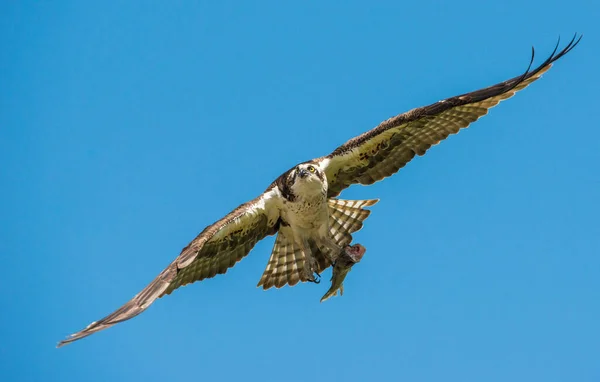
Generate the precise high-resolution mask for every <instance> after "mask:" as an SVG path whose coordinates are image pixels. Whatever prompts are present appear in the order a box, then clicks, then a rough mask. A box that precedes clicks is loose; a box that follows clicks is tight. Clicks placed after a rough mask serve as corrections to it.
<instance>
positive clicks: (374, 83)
mask: <svg viewBox="0 0 600 382" xmlns="http://www.w3.org/2000/svg"><path fill="white" fill-rule="evenodd" d="M599 17H600V5H598V2H594V1H590V0H586V1H579V0H574V1H569V2H566V1H511V0H507V1H501V2H487V3H486V2H481V1H475V0H473V1H453V2H432V1H420V2H413V4H407V3H406V2H400V1H389V2H366V1H364V2H359V1H354V2H350V1H347V2H344V3H342V2H338V3H333V2H329V3H324V2H322V1H306V2H302V5H299V3H298V2H287V3H286V4H283V2H280V1H271V2H267V1H263V2H247V1H236V2H229V1H222V2H216V1H215V2H208V1H206V2H191V1H190V2H182V1H173V2H159V1H128V2H105V1H102V2H76V1H70V2H69V1H63V2H28V1H22V2H8V1H7V2H2V5H1V6H0V46H1V53H0V73H1V74H0V77H1V79H0V83H1V85H0V88H1V89H2V90H1V91H0V163H1V165H0V177H1V178H0V179H1V199H0V208H1V210H0V213H1V216H2V219H1V221H0V255H1V259H0V266H1V270H2V277H1V280H2V281H1V283H2V293H1V294H0V307H1V308H0V309H1V314H0V320H1V321H0V324H1V325H0V380H2V381H61V382H67V381H109V380H110V381H138V380H139V381H164V380H171V381H183V380H186V381H189V380H204V381H208V380H214V379H218V380H240V379H241V380H247V381H254V380H260V381H284V380H285V381H307V380H308V381H312V380H319V381H320V380H328V381H332V380H341V379H343V380H348V381H366V380H407V381H441V380H443V381H598V380H600V363H599V362H598V354H599V353H600V325H599V324H598V323H599V322H600V277H599V275H600V257H599V254H600V228H599V225H598V215H599V213H600V202H599V190H600V176H599V171H598V166H599V165H600V150H599V143H598V142H599V141H600V129H599V128H598V118H597V111H598V103H599V101H600V98H599V97H598V84H599V83H600V78H599V75H598V70H597V68H598V61H599V55H598V52H599V47H600V39H599V37H598V36H599V32H600V28H599V27H598V18H599ZM574 32H581V33H584V34H585V37H584V39H583V40H582V42H581V44H580V45H579V46H578V47H577V48H576V49H575V50H574V51H573V52H572V53H570V54H569V55H568V56H566V57H565V58H564V59H562V60H561V61H559V62H558V63H557V64H556V65H555V66H554V67H553V68H552V69H551V70H550V72H549V73H547V74H546V75H545V76H544V77H543V79H542V80H540V81H538V82H536V83H535V84H533V85H532V86H531V87H529V88H527V89H526V90H525V91H523V92H521V93H519V94H518V95H517V96H516V97H515V98H513V99H511V100H509V101H506V102H503V103H502V104H501V105H500V106H498V107H496V108H494V109H493V110H491V112H490V114H489V115H488V116H486V117H484V118H483V119H481V120H480V121H478V122H477V123H475V124H474V125H472V126H471V127H470V128H469V129H468V130H465V131H462V132H461V133H460V134H459V135H458V136H452V137H450V138H449V139H448V140H447V141H444V142H443V143H442V144H440V145H439V146H436V147H434V148H433V149H432V150H431V151H429V152H428V154H427V155H425V156H424V157H421V158H418V159H416V160H414V161H413V162H411V163H410V164H409V165H408V166H407V167H405V168H404V169H403V170H401V171H400V172H399V173H398V174H396V175H395V176H394V177H392V178H390V179H387V180H385V181H383V182H380V183H377V184H375V185H373V186H370V187H361V186H355V187H353V188H351V189H349V190H347V192H345V193H344V194H343V195H342V197H344V198H363V199H366V198H375V197H379V198H381V202H380V203H379V204H378V205H376V206H374V207H373V208H372V210H373V214H372V215H371V217H370V218H369V219H368V220H367V224H366V225H365V227H364V228H363V230H362V231H360V232H359V233H357V234H356V235H355V239H356V241H357V242H360V243H362V244H364V245H365V246H366V247H367V249H368V251H367V254H366V255H365V258H364V260H363V262H361V264H359V265H358V266H357V267H356V268H355V269H354V271H353V272H352V273H351V274H350V276H349V277H348V279H347V281H346V284H345V285H346V294H345V295H344V296H343V297H341V298H339V297H337V298H333V299H331V300H330V301H328V302H326V303H323V304H320V303H319V298H320V297H321V296H322V294H323V293H324V292H325V290H326V289H327V287H328V286H327V285H326V283H322V284H321V285H314V284H303V285H301V286H296V287H294V288H284V289H282V290H277V291H276V290H269V291H267V292H264V291H262V290H260V289H257V288H256V287H255V285H256V283H257V282H258V279H259V277H260V275H261V273H262V271H263V269H264V267H265V266H266V263H267V260H268V257H269V253H270V250H271V247H272V245H273V238H269V239H267V240H264V241H262V242H261V243H259V244H258V245H257V246H256V247H255V249H254V250H253V252H252V253H251V254H250V256H248V257H247V258H246V259H244V260H243V261H242V262H241V263H239V264H238V265H237V266H236V267H235V268H233V269H231V270H230V271H229V272H228V273H227V275H225V276H220V277H217V278H214V279H211V280H207V281H205V282H202V283H197V284H193V285H192V286H188V287H186V288H183V289H180V290H178V291H177V292H176V293H174V294H173V295H171V296H169V297H168V298H165V299H161V300H159V301H157V303H156V304H155V305H153V306H152V308H150V309H149V310H148V311H147V312H145V313H144V314H142V315H141V316H139V317H137V318H135V319H134V320H132V321H129V322H126V323H123V324H120V325H117V326H116V327H114V328H111V329H109V330H107V331H104V332H101V333H99V334H96V335H94V336H92V337H89V338H86V339H85V340H82V341H80V342H77V343H75V344H72V345H69V346H68V347H65V348H61V349H55V345H56V343H57V341H58V340H60V339H63V338H64V337H65V336H66V335H68V334H70V333H72V332H74V331H76V330H79V329H81V328H83V327H84V326H85V325H87V324H88V323H90V322H91V321H93V320H95V319H98V318H101V317H103V316H104V315H106V314H108V313H110V312H111V311H112V310H114V309H115V308H117V307H119V306H120V305H121V304H122V303H124V302H125V301H126V300H127V299H129V298H130V297H132V296H133V295H134V294H135V293H137V292H138V291H139V290H140V289H141V288H142V287H144V286H145V285H146V284H147V283H148V282H149V281H150V280H151V279H152V278H153V277H154V276H156V275H157V274H158V273H159V272H160V271H161V270H162V269H163V268H164V267H165V266H166V265H167V264H168V263H169V262H171V260H172V259H173V258H175V256H177V255H178V253H179V251H180V249H181V248H182V247H183V246H185V245H186V244H187V243H188V242H189V241H190V240H191V239H192V238H193V237H194V236H195V235H196V234H197V233H198V232H199V231H201V230H202V229H203V228H204V227H205V226H206V225H208V224H210V223H212V222H213V221H215V220H217V219H219V218H220V217H221V216H223V215H224V214H226V213H227V212H229V211H230V210H231V209H233V208H234V207H236V206H237V205H239V204H241V203H243V202H244V201H246V200H249V199H251V198H253V197H255V196H256V195H258V194H260V193H261V192H262V191H263V190H264V189H265V188H266V186H267V185H268V184H269V183H270V182H271V181H272V180H273V179H275V178H276V177H277V176H278V175H279V174H280V173H282V172H283V171H285V170H286V169H288V168H289V167H291V166H292V165H294V164H295V163H297V162H301V161H304V160H307V159H310V158H314V157H318V156H321V155H324V154H327V153H329V152H330V151H332V150H333V149H334V148H335V147H337V146H338V145H340V144H342V143H343V142H345V141H346V140H347V139H349V138H351V137H353V136H355V135H358V134H360V133H362V132H364V131H366V130H368V129H370V128H372V127H374V126H375V125H377V124H378V123H379V122H380V121H382V120H383V119H386V118H388V117H390V116H393V115H395V114H398V113H400V112H404V111H406V110H409V109H410V108H413V107H417V106H421V105H426V104H429V103H432V102H435V101H438V100H439V99H442V98H446V97H449V96H453V95H456V94H459V93H463V92H467V91H471V90H475V89H477V88H480V87H483V86H487V85H490V84H493V83H495V82H498V81H501V80H505V79H507V78H509V77H512V76H514V75H517V74H520V73H521V72H522V71H523V70H524V69H525V68H526V66H527V63H528V62H529V58H530V46H531V45H535V47H536V48H537V52H538V56H537V61H536V62H537V63H539V62H541V61H542V60H543V59H545V57H546V56H547V55H548V54H549V53H550V52H551V51H552V49H553V47H554V44H555V43H556V39H557V37H558V35H561V36H562V37H563V44H566V42H567V41H568V40H569V39H570V38H571V36H572V35H573V33H574ZM328 278H329V272H327V273H326V274H325V275H324V279H325V280H327V279H328Z"/></svg>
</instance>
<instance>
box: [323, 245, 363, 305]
mask: <svg viewBox="0 0 600 382" xmlns="http://www.w3.org/2000/svg"><path fill="white" fill-rule="evenodd" d="M366 251H367V250H366V248H365V247H363V246H362V245H360V244H354V245H352V246H350V245H348V246H346V247H345V248H344V250H343V251H342V253H341V254H340V255H339V256H338V258H337V259H336V260H335V264H334V265H333V274H332V275H331V288H329V290H328V291H327V293H325V295H324V296H323V297H322V298H321V302H323V301H325V300H327V299H329V298H330V297H331V296H336V295H337V292H338V290H339V291H340V296H342V295H343V294H344V279H345V278H346V276H347V275H348V272H350V270H351V269H352V267H353V266H354V264H356V263H358V262H359V261H360V260H361V259H362V258H363V256H364V254H365V252H366Z"/></svg>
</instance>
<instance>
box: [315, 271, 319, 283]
mask: <svg viewBox="0 0 600 382" xmlns="http://www.w3.org/2000/svg"><path fill="white" fill-rule="evenodd" d="M315 275H317V277H318V278H315V281H314V283H315V284H320V283H321V275H320V274H319V272H315Z"/></svg>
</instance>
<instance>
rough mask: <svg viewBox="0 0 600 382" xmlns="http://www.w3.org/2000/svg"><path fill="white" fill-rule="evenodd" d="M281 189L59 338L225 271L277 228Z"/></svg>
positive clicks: (208, 231)
mask: <svg viewBox="0 0 600 382" xmlns="http://www.w3.org/2000/svg"><path fill="white" fill-rule="evenodd" d="M278 193H279V191H278V189H277V187H274V186H273V185H272V186H271V187H269V189H267V191H265V193H263V194H262V195H261V196H259V197H258V198H256V199H254V200H252V201H250V202H247V203H244V204H242V205H241V206H239V207H238V208H236V209H235V210H233V211H232V212H231V213H229V214H228V215H227V216H225V217H224V218H223V219H221V220H219V221H217V222H216V223H214V224H213V225H211V226H208V227H206V228H205V229H204V230H203V231H202V232H201V233H200V234H199V235H198V236H197V237H196V238H195V239H194V240H193V241H192V242H191V243H190V244H189V245H188V246H186V247H185V248H184V249H183V250H182V251H181V254H180V255H179V256H178V257H177V258H176V259H175V260H174V261H173V262H172V263H171V264H169V266H168V267H167V268H166V269H165V270H163V271H162V272H161V273H160V274H159V275H158V277H157V278H155V279H154V280H153V281H152V282H151V283H150V284H149V285H148V286H147V287H146V288H144V289H143V290H142V291H141V292H140V293H138V294H137V295H135V296H134V297H133V298H132V299H131V300H130V301H128V302H127V303H126V304H125V305H123V306H122V307H120V308H119V309H117V310H116V311H115V312H113V313H111V314H110V315H108V316H106V317H104V318H103V319H101V320H98V321H95V322H92V323H91V324H90V325H88V326H87V327H86V328H85V329H83V330H81V331H79V332H77V333H75V334H72V335H71V336H69V338H67V339H65V340H64V341H61V342H59V344H58V346H59V347H60V346H63V345H66V344H68V343H71V342H73V341H77V340H79V339H81V338H84V337H87V336H89V335H91V334H93V333H96V332H98V331H100V330H103V329H106V328H109V327H111V326H113V325H114V324H117V323H119V322H122V321H126V320H129V319H130V318H133V317H135V316H137V315H138V314H140V313H141V312H143V311H144V310H146V309H147V308H148V307H149V306H150V305H151V304H152V303H153V302H154V301H155V300H156V299H158V298H160V297H162V296H164V295H166V294H170V293H171V292H173V291H174V290H175V289H177V288H179V287H181V286H183V285H186V284H189V283H193V282H194V281H200V280H203V279H206V278H211V277H214V276H215V275H217V274H221V273H225V272H226V271H227V269H229V268H231V267H233V266H234V265H235V264H236V263H237V262H238V261H240V260H241V259H242V258H243V257H244V256H246V255H247V254H248V253H249V252H250V250H251V249H252V247H254V245H255V244H256V243H257V242H258V241H259V240H261V239H263V238H264V237H266V236H268V235H273V234H274V233H275V232H277V228H278V227H277V226H278V221H279V205H278V200H279V198H278Z"/></svg>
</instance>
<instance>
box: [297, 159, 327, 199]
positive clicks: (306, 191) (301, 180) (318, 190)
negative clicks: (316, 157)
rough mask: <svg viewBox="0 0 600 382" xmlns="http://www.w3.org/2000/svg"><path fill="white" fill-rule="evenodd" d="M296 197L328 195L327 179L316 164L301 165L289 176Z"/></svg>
mask: <svg viewBox="0 0 600 382" xmlns="http://www.w3.org/2000/svg"><path fill="white" fill-rule="evenodd" d="M288 181H289V182H290V188H291V189H292V192H293V193H294V195H297V196H300V197H310V196H317V195H319V194H325V195H327V177H326V176H325V172H324V171H323V170H321V168H320V167H319V165H318V164H316V163H310V162H308V163H301V164H299V165H298V166H296V167H294V168H293V169H292V170H291V171H290V173H289V176H288Z"/></svg>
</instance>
